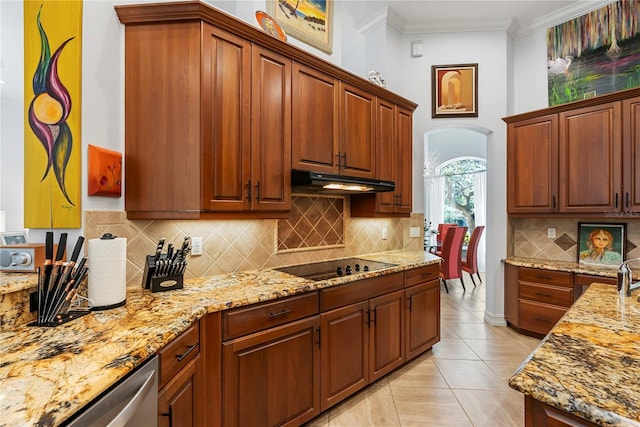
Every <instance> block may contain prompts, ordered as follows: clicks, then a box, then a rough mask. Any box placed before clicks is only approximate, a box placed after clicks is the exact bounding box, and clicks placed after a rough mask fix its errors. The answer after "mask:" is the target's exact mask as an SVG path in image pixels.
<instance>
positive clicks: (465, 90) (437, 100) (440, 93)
mask: <svg viewBox="0 0 640 427" xmlns="http://www.w3.org/2000/svg"><path fill="white" fill-rule="evenodd" d="M452 86H453V87H455V89H456V90H457V91H456V92H454V93H453V94H450V93H449V91H448V90H447V89H448V88H449V87H452ZM443 88H444V89H445V90H443ZM445 95H446V96H448V101H449V103H445V102H444V101H443V99H444V96H445ZM451 117H478V64H477V63H471V64H449V65H432V66H431V118H434V119H439V118H451Z"/></svg>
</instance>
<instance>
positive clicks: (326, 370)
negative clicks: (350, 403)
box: [320, 301, 369, 411]
mask: <svg viewBox="0 0 640 427" xmlns="http://www.w3.org/2000/svg"><path fill="white" fill-rule="evenodd" d="M368 322H369V301H363V302H359V303H356V304H351V305H347V306H345V307H341V308H337V309H335V310H331V311H327V312H325V313H322V314H321V315H320V330H321V342H320V353H321V355H320V361H321V364H322V378H321V387H320V389H321V393H320V394H321V410H322V411H324V410H326V409H328V408H329V407H331V406H333V405H335V404H336V403H338V402H340V401H341V400H343V399H344V398H346V397H347V396H350V395H351V394H353V393H354V392H356V391H358V390H360V389H361V388H363V387H365V386H366V385H367V384H368V383H369V378H368V374H369V373H368V366H369V328H368Z"/></svg>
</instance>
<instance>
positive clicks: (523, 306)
mask: <svg viewBox="0 0 640 427" xmlns="http://www.w3.org/2000/svg"><path fill="white" fill-rule="evenodd" d="M519 308H520V327H521V328H522V329H525V330H527V331H531V332H537V333H540V334H547V333H548V332H549V331H550V330H551V328H553V326H554V325H555V324H556V323H558V320H560V318H561V317H562V316H564V313H566V312H567V309H566V308H563V307H558V306H554V305H548V304H541V303H536V302H530V301H524V300H520V304H519Z"/></svg>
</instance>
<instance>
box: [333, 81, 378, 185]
mask: <svg viewBox="0 0 640 427" xmlns="http://www.w3.org/2000/svg"><path fill="white" fill-rule="evenodd" d="M375 104H376V97H375V96H373V95H372V94H371V93H369V92H366V91H364V90H362V89H358V88H357V87H355V86H351V85H349V84H346V83H344V82H341V84H340V149H339V151H338V153H336V154H335V158H336V161H337V163H338V167H339V169H338V170H339V172H340V174H342V175H350V176H358V177H363V178H375V177H376V174H375V134H376V106H375Z"/></svg>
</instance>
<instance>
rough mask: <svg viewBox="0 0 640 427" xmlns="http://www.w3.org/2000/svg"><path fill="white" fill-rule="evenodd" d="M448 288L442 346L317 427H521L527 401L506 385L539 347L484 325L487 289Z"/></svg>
mask: <svg viewBox="0 0 640 427" xmlns="http://www.w3.org/2000/svg"><path fill="white" fill-rule="evenodd" d="M465 278H466V280H465V284H466V286H467V289H468V291H467V292H462V287H461V286H460V282H459V281H457V280H450V281H449V282H448V285H449V294H447V293H445V291H444V288H441V297H442V324H441V328H442V330H441V341H440V342H439V343H438V344H436V345H435V346H434V347H433V349H432V350H430V351H428V352H426V353H425V354H423V355H421V356H419V357H418V358H416V359H415V360H413V361H411V362H410V363H408V364H407V365H406V366H404V367H402V368H400V369H398V370H397V371H395V372H392V373H391V374H390V375H388V376H386V377H385V378H383V379H381V380H380V381H378V382H376V383H374V384H372V385H370V386H369V387H367V388H366V389H364V390H362V391H360V392H359V393H357V394H356V395H354V396H352V397H351V398H349V399H348V400H346V401H344V402H342V403H340V404H339V405H337V406H335V407H333V408H331V409H330V410H329V411H327V413H325V414H322V415H321V416H319V417H317V418H316V419H314V420H312V421H311V422H310V423H309V424H308V426H313V427H357V426H367V427H368V426H375V427H392V426H401V427H405V426H420V427H431V426H433V427H462V426H475V427H521V426H524V400H523V397H522V395H521V394H520V393H518V392H516V391H514V390H511V389H510V388H509V385H508V384H507V380H508V379H509V377H510V376H511V375H512V374H513V373H514V372H515V370H516V369H517V368H518V366H520V364H521V363H522V362H523V361H524V360H525V358H526V357H527V356H528V355H529V353H531V351H532V350H533V349H534V348H535V347H536V346H537V345H538V343H539V340H537V339H535V338H530V337H527V336H524V335H520V334H518V333H516V332H515V331H513V330H512V329H510V328H507V327H492V326H489V325H487V324H485V323H484V322H483V315H484V308H485V285H484V284H481V285H479V286H478V287H477V288H475V289H473V285H472V284H471V280H470V279H469V277H468V276H466V273H465Z"/></svg>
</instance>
